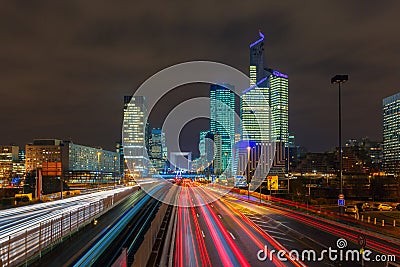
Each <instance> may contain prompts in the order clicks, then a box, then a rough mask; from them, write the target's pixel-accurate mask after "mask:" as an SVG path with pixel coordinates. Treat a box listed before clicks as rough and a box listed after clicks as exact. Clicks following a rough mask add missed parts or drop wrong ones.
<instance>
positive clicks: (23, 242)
mask: <svg viewBox="0 0 400 267" xmlns="http://www.w3.org/2000/svg"><path fill="white" fill-rule="evenodd" d="M137 189H138V188H137V187H132V188H129V189H128V190H125V191H122V192H119V193H115V194H114V195H111V196H108V197H105V198H103V199H100V200H98V201H94V202H91V203H89V205H86V206H84V207H79V208H77V209H75V210H70V211H69V212H66V213H62V214H60V215H58V216H57V217H54V218H51V219H48V220H45V221H42V222H39V223H38V224H37V225H36V226H34V227H30V228H26V229H23V230H22V231H21V232H18V233H15V234H11V235H9V236H8V237H6V238H3V239H1V240H0V266H18V265H22V264H28V263H29V262H30V261H33V260H34V259H36V258H38V257H41V255H42V253H45V252H46V251H47V250H51V249H52V247H53V246H54V245H56V244H58V243H60V242H61V241H62V240H63V239H64V238H67V237H69V236H70V235H72V234H73V233H74V232H76V231H78V230H79V229H80V228H82V227H83V226H85V225H87V224H89V223H91V222H92V221H93V219H94V218H96V217H98V216H100V215H101V214H103V213H105V212H107V211H108V210H109V209H110V208H112V207H113V206H114V205H115V204H117V203H119V202H120V201H121V200H122V199H124V198H125V197H126V196H128V195H129V194H131V193H132V192H134V191H136V190H137Z"/></svg>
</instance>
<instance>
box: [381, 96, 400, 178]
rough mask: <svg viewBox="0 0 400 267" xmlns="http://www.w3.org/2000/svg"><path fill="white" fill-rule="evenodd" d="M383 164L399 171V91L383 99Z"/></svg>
mask: <svg viewBox="0 0 400 267" xmlns="http://www.w3.org/2000/svg"><path fill="white" fill-rule="evenodd" d="M383 166H384V170H385V171H386V172H388V173H395V174H399V173H400V93H397V94H395V95H392V96H389V97H387V98H385V99H383Z"/></svg>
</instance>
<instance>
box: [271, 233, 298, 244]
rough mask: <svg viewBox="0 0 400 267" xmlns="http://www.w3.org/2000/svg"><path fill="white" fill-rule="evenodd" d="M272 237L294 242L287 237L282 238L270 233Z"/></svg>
mask: <svg viewBox="0 0 400 267" xmlns="http://www.w3.org/2000/svg"><path fill="white" fill-rule="evenodd" d="M271 236H272V237H273V238H276V239H279V240H285V241H289V242H294V241H293V240H291V239H288V238H284V237H280V236H275V235H271Z"/></svg>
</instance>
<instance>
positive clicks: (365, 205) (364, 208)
mask: <svg viewBox="0 0 400 267" xmlns="http://www.w3.org/2000/svg"><path fill="white" fill-rule="evenodd" d="M356 205H357V208H358V210H359V211H367V210H372V207H371V205H370V204H369V203H368V202H360V203H357V204H356Z"/></svg>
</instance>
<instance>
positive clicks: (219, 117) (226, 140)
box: [210, 84, 235, 176]
mask: <svg viewBox="0 0 400 267" xmlns="http://www.w3.org/2000/svg"><path fill="white" fill-rule="evenodd" d="M210 109H211V110H210V113H211V121H210V130H211V132H213V133H215V134H218V135H219V136H220V137H221V147H218V146H217V147H216V149H217V150H218V152H219V151H220V153H217V154H220V155H221V161H220V162H221V166H217V164H216V162H219V161H216V162H215V164H214V169H215V170H216V171H219V172H221V173H222V172H225V171H226V175H227V176H231V175H232V167H233V158H232V150H233V144H234V140H235V93H234V87H233V85H230V84H213V85H211V86H210Z"/></svg>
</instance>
